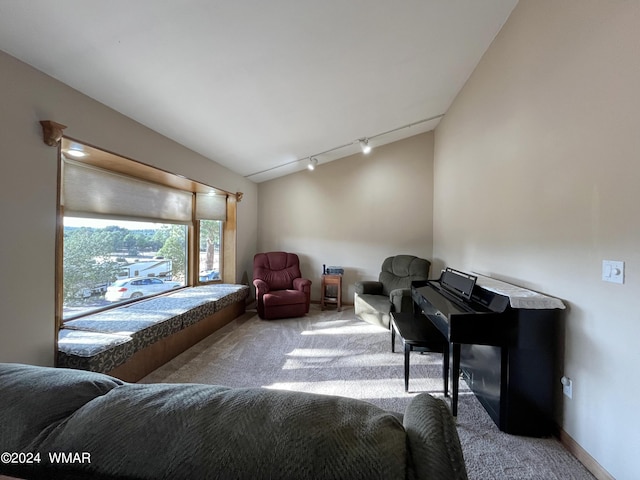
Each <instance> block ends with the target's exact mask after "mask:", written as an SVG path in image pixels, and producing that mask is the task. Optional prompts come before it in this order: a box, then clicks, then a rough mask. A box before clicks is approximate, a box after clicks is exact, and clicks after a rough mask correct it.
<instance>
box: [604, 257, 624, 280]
mask: <svg viewBox="0 0 640 480" xmlns="http://www.w3.org/2000/svg"><path fill="white" fill-rule="evenodd" d="M602 280H604V281H605V282H611V283H624V262H622V261H619V260H603V261H602Z"/></svg>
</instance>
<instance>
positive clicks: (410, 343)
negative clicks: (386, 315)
mask: <svg viewBox="0 0 640 480" xmlns="http://www.w3.org/2000/svg"><path fill="white" fill-rule="evenodd" d="M396 334H397V335H398V336H399V337H400V339H401V340H402V345H403V348H404V391H405V392H408V391H409V356H410V354H411V352H439V353H442V380H443V382H444V395H445V396H448V395H449V342H448V341H447V339H446V338H445V337H444V335H442V333H440V331H439V330H438V329H437V328H436V327H435V326H434V325H433V323H431V322H430V321H429V320H428V319H426V318H425V317H423V316H421V315H415V314H413V313H408V312H393V313H392V314H391V351H392V352H395V344H396Z"/></svg>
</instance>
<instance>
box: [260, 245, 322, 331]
mask: <svg viewBox="0 0 640 480" xmlns="http://www.w3.org/2000/svg"><path fill="white" fill-rule="evenodd" d="M253 285H254V286H255V287H256V300H257V302H258V315H259V316H260V318H262V319H264V320H271V319H274V318H290V317H302V316H304V315H305V314H306V313H308V312H309V303H310V302H311V280H308V279H306V278H302V273H300V260H299V259H298V255H296V254H295V253H286V252H268V253H258V254H256V256H255V257H253Z"/></svg>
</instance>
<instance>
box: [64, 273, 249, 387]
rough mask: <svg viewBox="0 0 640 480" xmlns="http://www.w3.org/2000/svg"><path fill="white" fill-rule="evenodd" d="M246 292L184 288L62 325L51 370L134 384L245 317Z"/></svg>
mask: <svg viewBox="0 0 640 480" xmlns="http://www.w3.org/2000/svg"><path fill="white" fill-rule="evenodd" d="M248 297H249V287H248V286H246V285H235V284H216V285H202V286H198V287H190V288H184V289H181V290H177V291H175V292H171V293H168V294H166V295H162V296H159V297H154V298H150V299H148V300H144V301H140V302H135V303H132V304H129V305H123V306H121V307H118V308H114V309H111V310H107V311H103V312H99V313H95V314H93V315H88V316H86V317H82V318H79V319H77V320H70V321H68V322H65V324H64V326H63V328H61V329H60V331H59V334H58V356H57V366H58V367H66V368H76V369H80V370H89V371H93V372H101V373H107V374H109V375H112V376H114V377H117V378H120V379H121V380H124V381H128V382H136V381H138V380H140V379H141V378H143V377H144V376H146V375H148V374H149V373H151V372H152V371H153V370H155V369H156V368H158V367H159V366H161V365H163V364H164V363H166V362H168V361H169V360H171V359H172V358H174V357H175V356H177V355H179V354H180V353H182V352H183V351H185V350H186V349H187V348H189V347H191V346H192V345H195V344H196V343H198V342H199V341H200V340H202V339H203V338H205V337H207V336H208V335H210V334H211V333H213V332H214V331H216V330H218V329H219V328H221V327H222V326H224V325H226V324H227V323H229V322H230V321H231V320H233V319H234V318H236V317H238V316H239V315H242V314H243V313H244V312H245V306H246V300H247V298H248Z"/></svg>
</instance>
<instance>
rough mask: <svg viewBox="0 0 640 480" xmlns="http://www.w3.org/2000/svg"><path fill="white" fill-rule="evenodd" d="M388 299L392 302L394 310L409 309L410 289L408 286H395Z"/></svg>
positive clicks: (405, 310) (410, 301) (410, 300)
mask: <svg viewBox="0 0 640 480" xmlns="http://www.w3.org/2000/svg"><path fill="white" fill-rule="evenodd" d="M389 301H390V302H391V303H392V304H393V310H392V311H394V312H407V311H411V309H412V308H411V307H412V306H411V303H412V302H413V300H412V299H411V289H409V288H396V289H395V290H391V293H389Z"/></svg>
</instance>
